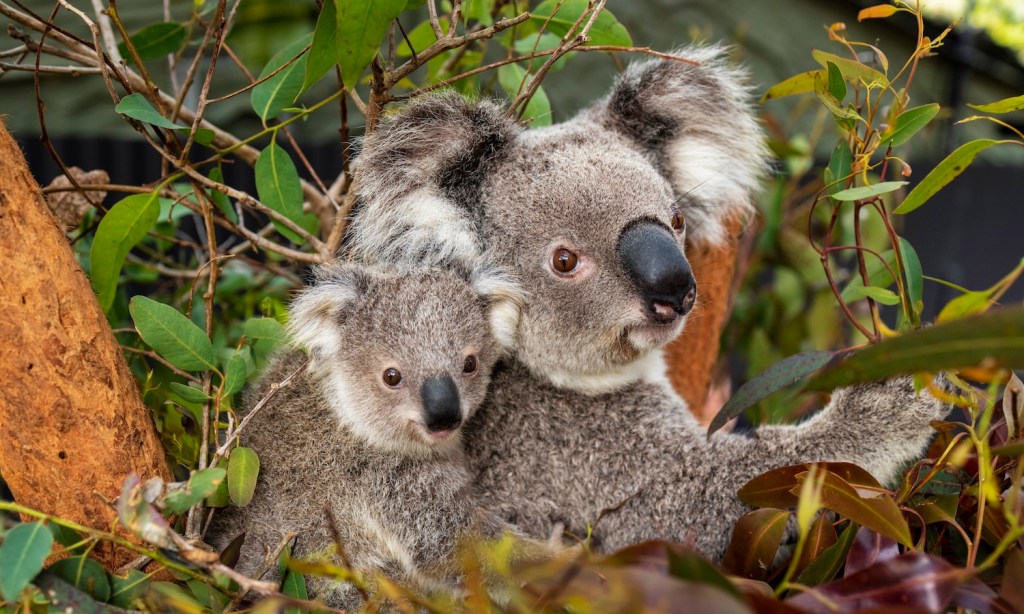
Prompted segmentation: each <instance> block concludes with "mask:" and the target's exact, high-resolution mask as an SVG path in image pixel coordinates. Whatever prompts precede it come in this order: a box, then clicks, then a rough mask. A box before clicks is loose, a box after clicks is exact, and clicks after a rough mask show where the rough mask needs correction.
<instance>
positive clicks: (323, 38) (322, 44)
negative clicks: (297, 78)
mask: <svg viewBox="0 0 1024 614" xmlns="http://www.w3.org/2000/svg"><path fill="white" fill-rule="evenodd" d="M342 1H344V0H342ZM334 2H335V0H324V2H323V6H322V7H321V8H320V15H319V17H317V19H316V27H315V28H314V29H313V41H312V43H311V45H310V47H309V53H308V54H307V55H306V68H305V76H304V77H303V79H302V89H303V90H306V89H309V86H311V85H313V84H314V83H316V82H317V81H319V80H320V79H322V78H323V76H324V75H326V74H327V71H329V70H330V69H331V68H333V67H334V65H335V64H337V63H338V13H337V11H336V9H335V7H334Z"/></svg>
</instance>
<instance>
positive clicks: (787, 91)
mask: <svg viewBox="0 0 1024 614" xmlns="http://www.w3.org/2000/svg"><path fill="white" fill-rule="evenodd" d="M823 76H825V71H823V70H809V71H807V72H802V73H800V74H797V75H793V76H792V77H789V78H788V79H784V80H783V81H780V82H779V83H776V84H775V85H773V86H771V87H770V88H768V91H766V92H765V93H764V95H763V96H761V102H765V101H768V100H773V99H775V98H785V97H786V96H792V95H794V94H805V93H807V92H813V91H814V82H815V79H820V78H822V77H823Z"/></svg>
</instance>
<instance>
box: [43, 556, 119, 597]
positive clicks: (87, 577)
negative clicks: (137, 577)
mask: <svg viewBox="0 0 1024 614" xmlns="http://www.w3.org/2000/svg"><path fill="white" fill-rule="evenodd" d="M48 570H49V572H50V573H52V574H54V575H55V576H57V577H58V578H60V579H62V580H64V581H65V582H67V583H68V584H70V585H71V586H74V587H75V588H77V589H79V590H81V591H85V592H86V593H88V594H89V595H91V596H92V597H93V598H94V599H96V600H97V601H107V600H109V599H110V578H109V576H107V572H106V570H105V569H103V566H102V565H100V564H99V563H97V562H96V561H94V560H92V559H90V558H88V557H86V556H85V555H78V556H72V557H69V558H66V559H61V560H59V561H56V562H54V564H53V565H50V567H49V568H48Z"/></svg>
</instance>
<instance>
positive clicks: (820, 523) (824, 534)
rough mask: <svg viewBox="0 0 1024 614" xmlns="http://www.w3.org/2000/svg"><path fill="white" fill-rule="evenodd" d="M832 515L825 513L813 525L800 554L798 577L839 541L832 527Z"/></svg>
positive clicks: (797, 569) (797, 568) (797, 567)
mask: <svg viewBox="0 0 1024 614" xmlns="http://www.w3.org/2000/svg"><path fill="white" fill-rule="evenodd" d="M829 516H830V514H828V513H827V512H823V513H821V514H819V515H818V519H817V520H815V521H814V524H812V525H811V531H810V533H809V534H808V536H807V543H806V544H804V550H803V552H801V553H800V562H799V563H797V566H796V576H797V577H799V576H800V574H801V573H803V570H804V569H806V568H807V566H808V565H810V563H811V561H814V560H815V559H817V558H818V557H819V556H821V554H822V553H823V552H824V551H825V550H826V549H828V548H829V547H830V546H832V545H833V544H835V543H836V542H837V541H839V538H838V536H837V535H836V528H835V527H834V526H832V521H831V519H830V518H829Z"/></svg>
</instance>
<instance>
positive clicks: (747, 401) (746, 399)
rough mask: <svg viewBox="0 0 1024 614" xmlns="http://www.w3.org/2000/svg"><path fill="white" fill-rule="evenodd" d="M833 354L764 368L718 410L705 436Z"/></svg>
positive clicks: (799, 356) (805, 354)
mask: <svg viewBox="0 0 1024 614" xmlns="http://www.w3.org/2000/svg"><path fill="white" fill-rule="evenodd" d="M834 356H835V353H833V352H826V351H817V352H802V353H800V354H794V355H792V356H790V357H788V358H785V359H783V360H781V361H779V362H777V363H775V364H774V365H772V366H770V367H768V368H767V369H765V370H764V371H762V372H761V373H760V374H758V376H757V377H755V378H754V379H752V380H750V381H748V382H746V383H745V384H743V385H742V386H740V389H739V390H737V391H736V393H735V394H733V395H732V397H730V398H729V400H728V402H726V404H725V406H723V407H722V409H721V410H719V412H718V414H717V415H716V416H715V418H714V420H712V421H711V425H710V426H709V427H708V436H709V437H710V436H711V434H712V433H714V432H715V431H717V430H718V429H720V428H722V426H724V425H725V423H726V422H728V421H729V420H731V419H733V418H735V417H736V416H738V415H740V413H742V412H743V410H745V409H746V408H748V407H750V406H751V405H753V404H754V403H757V402H758V401H760V400H761V399H763V398H765V397H767V396H768V395H770V394H772V393H773V392H777V391H779V390H782V389H783V388H785V387H787V386H791V385H792V384H794V383H796V382H798V381H800V380H801V379H802V378H804V377H805V376H806V375H808V374H809V373H813V372H814V371H816V370H818V369H820V368H821V367H822V365H825V364H827V363H828V362H829V361H830V360H832V359H833V357H834Z"/></svg>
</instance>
